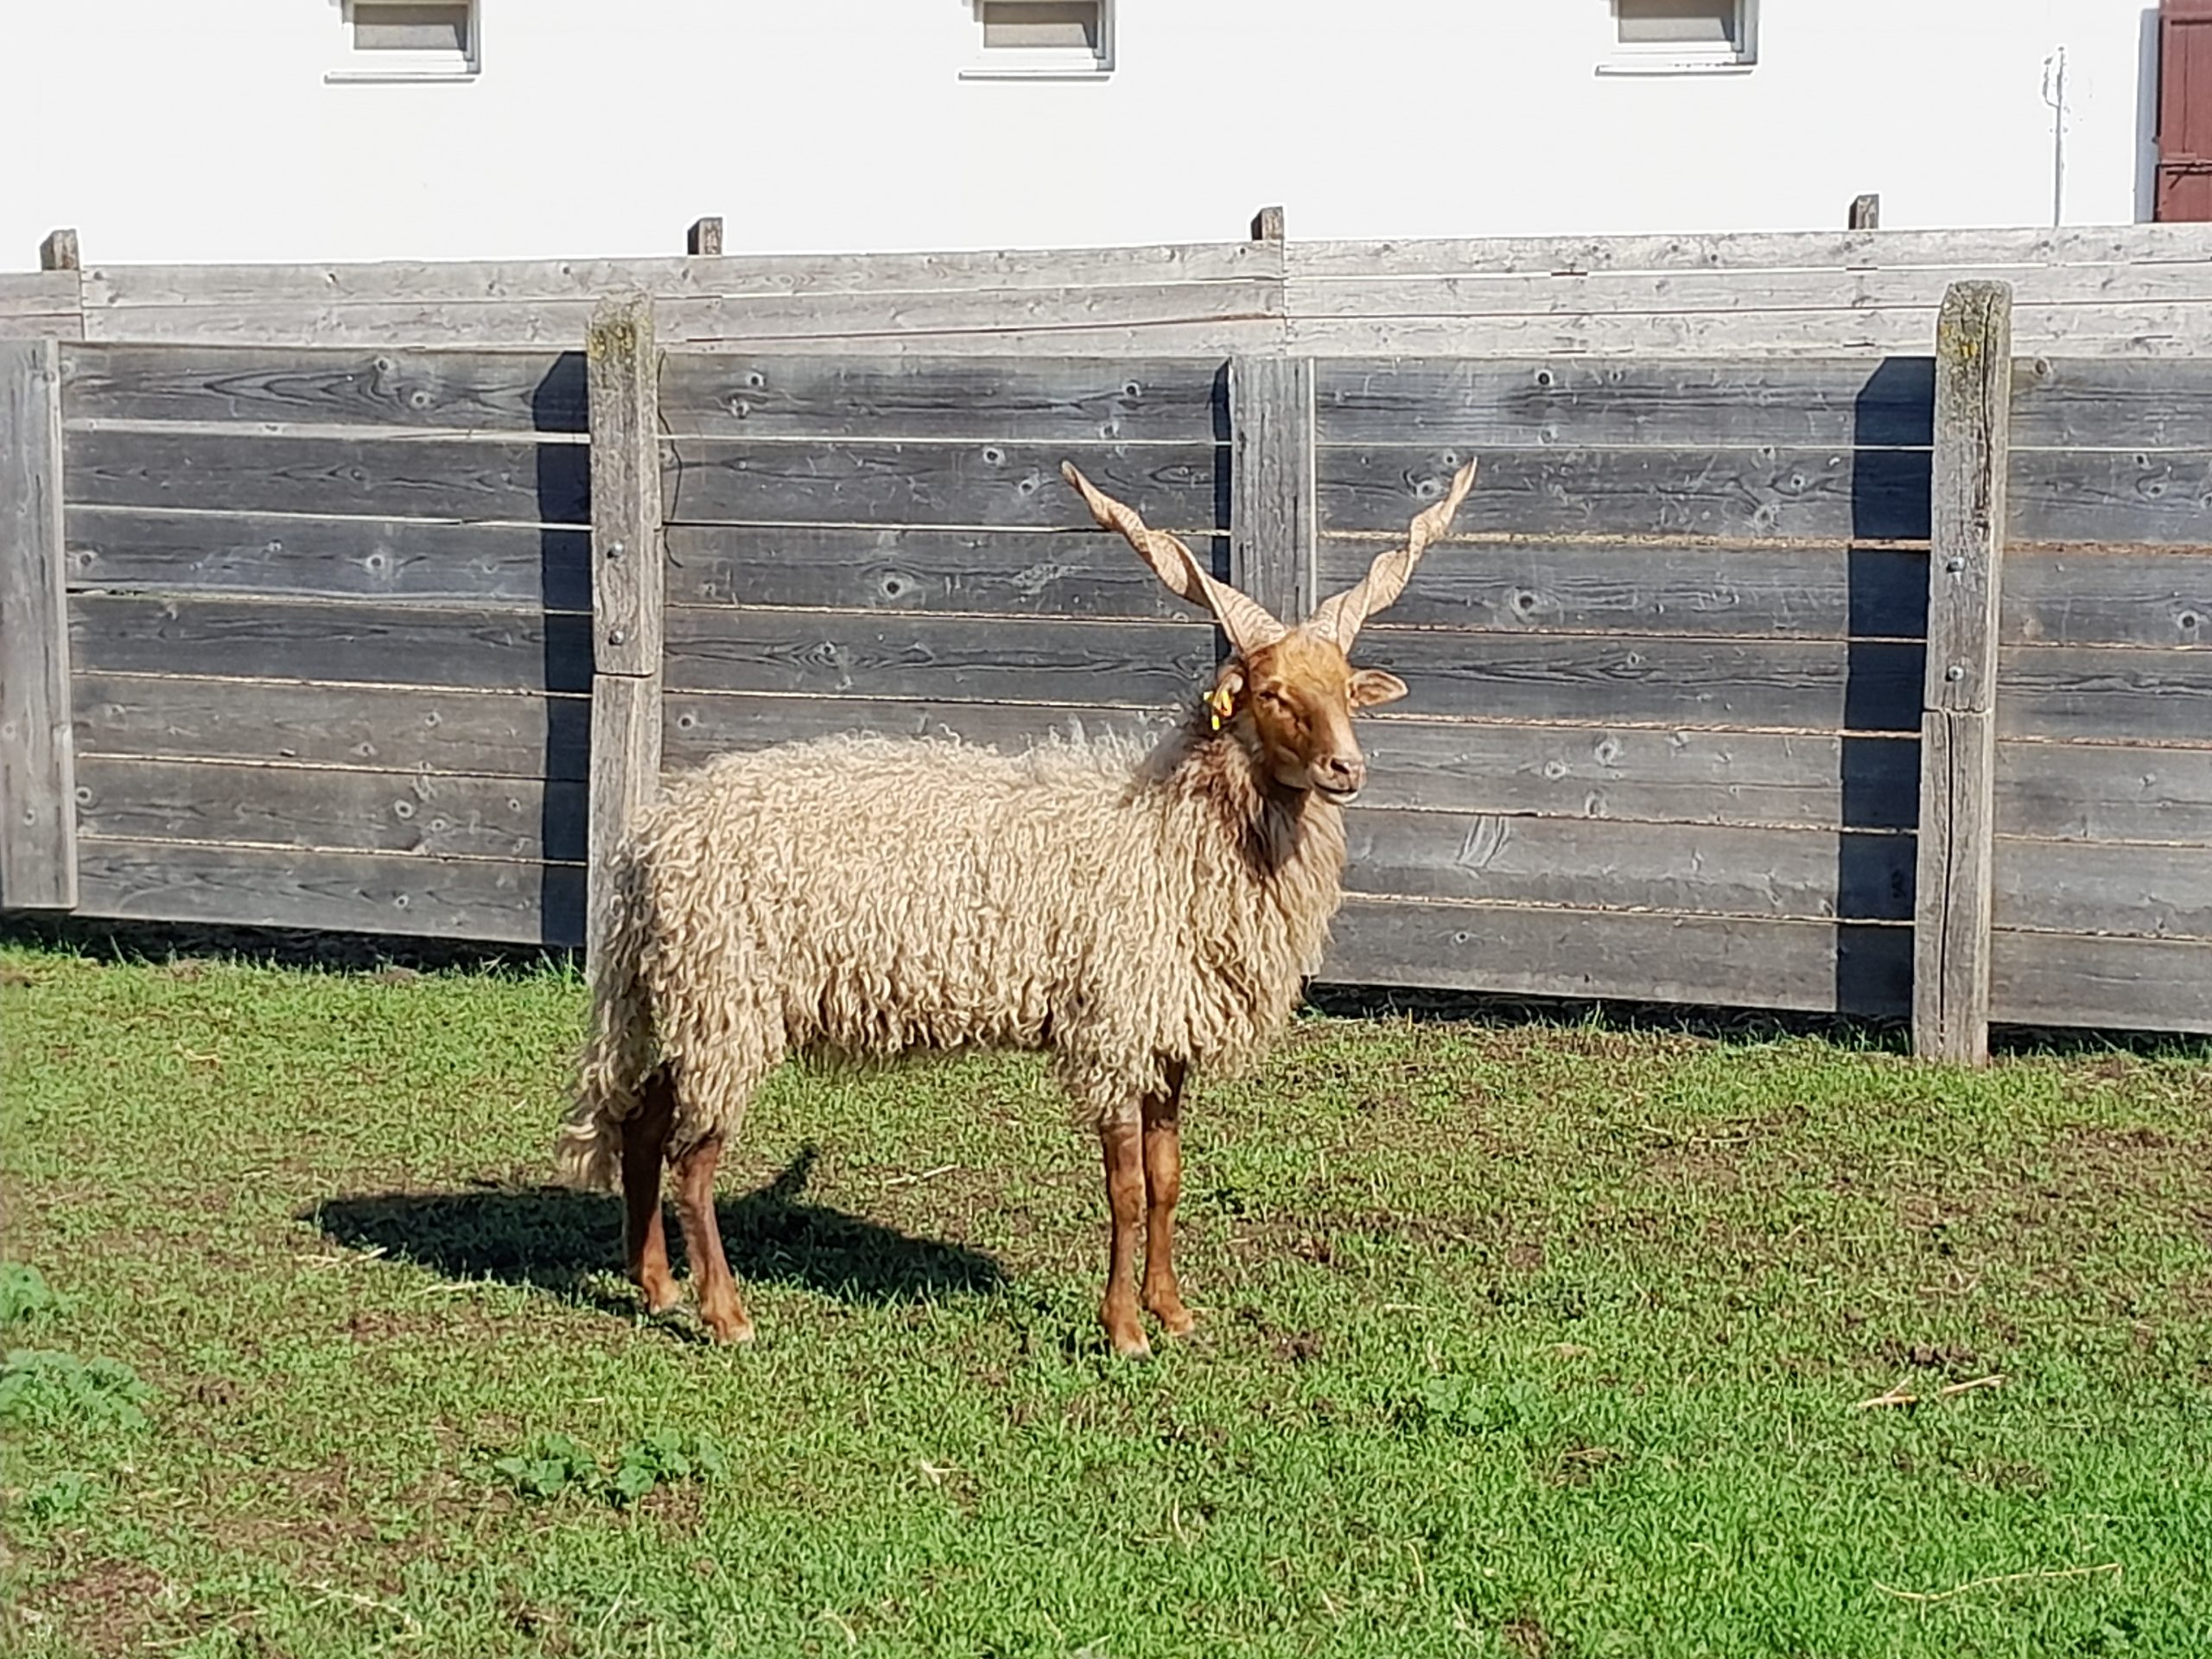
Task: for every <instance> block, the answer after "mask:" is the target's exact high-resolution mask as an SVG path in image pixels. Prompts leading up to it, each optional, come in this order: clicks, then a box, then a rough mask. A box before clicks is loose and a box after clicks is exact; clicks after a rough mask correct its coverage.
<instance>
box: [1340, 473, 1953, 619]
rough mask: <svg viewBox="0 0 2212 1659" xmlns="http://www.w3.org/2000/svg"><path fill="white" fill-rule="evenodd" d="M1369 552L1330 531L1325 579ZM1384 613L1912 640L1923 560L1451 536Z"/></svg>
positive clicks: (1924, 582)
mask: <svg viewBox="0 0 2212 1659" xmlns="http://www.w3.org/2000/svg"><path fill="white" fill-rule="evenodd" d="M1480 487H1481V484H1480V482H1479V481H1478V484H1477V488H1478V489H1479V488H1480ZM1375 553H1376V545H1375V543H1373V542H1372V541H1347V540H1344V539H1343V538H1341V537H1323V538H1322V539H1321V543H1320V550H1319V568H1320V585H1321V590H1322V591H1323V592H1325V593H1330V592H1334V591H1336V590H1338V589H1339V588H1349V587H1350V586H1351V585H1352V583H1354V582H1357V581H1358V580H1359V579H1360V578H1361V577H1362V576H1363V575H1366V574H1367V567H1368V563H1369V562H1370V560H1372V559H1373V558H1374V556H1375ZM1389 618H1390V620H1391V622H1392V623H1394V624H1397V625H1401V626H1413V625H1422V626H1448V627H1466V628H1482V629H1490V630H1497V631H1502V632H1513V633H1527V632H1541V631H1544V630H1547V629H1558V630H1566V631H1572V632H1578V633H1582V632H1615V631H1626V632H1637V633H1685V634H1719V635H1758V634H1787V635H1792V636H1798V637H1802V638H1805V639H1849V638H1853V637H1859V638H1864V637H1868V636H1876V637H1888V638H1893V639H1907V638H1916V637H1917V636H1919V635H1920V634H1922V633H1923V632H1925V631H1926V629H1927V625H1928V558H1927V556H1926V555H1925V554H1924V553H1921V552H1918V551H1916V550H1898V549H1892V548H1870V547H1853V546H1851V545H1849V544H1848V543H1834V544H1832V545H1828V546H1804V547H1775V546H1764V547H1762V546H1760V545H1759V544H1758V543H1747V544H1738V545H1729V544H1726V543H1696V544H1694V545H1690V546H1675V545H1669V544H1668V543H1637V542H1580V543H1576V542H1570V543H1560V544H1548V543H1541V542H1520V541H1514V542H1494V543H1458V544H1450V543H1447V544H1446V545H1444V546H1442V547H1440V548H1438V549H1437V550H1435V551H1434V552H1432V553H1430V554H1429V555H1428V556H1427V557H1426V558H1424V559H1423V560H1422V562H1421V568H1420V569H1419V571H1418V572H1417V573H1416V574H1415V575H1414V579H1413V581H1412V582H1410V583H1408V585H1407V588H1406V591H1405V592H1404V593H1403V594H1401V595H1400V596H1399V597H1398V599H1397V600H1396V601H1395V602H1394V603H1393V604H1392V605H1391V607H1390V611H1389Z"/></svg>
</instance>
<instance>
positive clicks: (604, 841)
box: [584, 297, 664, 971]
mask: <svg viewBox="0 0 2212 1659" xmlns="http://www.w3.org/2000/svg"><path fill="white" fill-rule="evenodd" d="M585 363H586V369H587V375H588V387H589V403H590V410H591V564H592V582H591V592H592V645H593V675H592V707H591V770H590V782H589V785H588V788H589V800H590V808H589V810H590V816H591V834H590V837H589V854H588V855H589V858H590V860H591V868H590V878H589V881H588V888H589V893H588V899H587V901H586V918H585V947H584V949H585V963H586V966H587V968H588V969H590V970H592V971H596V969H597V965H598V964H599V963H600V962H601V946H602V943H603V941H604V940H605V938H606V937H607V924H608V923H609V921H610V920H611V919H612V918H613V898H614V895H613V871H614V852H615V849H617V848H619V847H620V845H621V842H622V840H623V837H624V836H626V835H627V834H628V833H629V829H630V826H631V824H632V823H633V822H634V821H635V819H636V817H637V815H638V814H639V812H640V811H641V810H644V808H645V806H646V805H647V804H649V803H650V802H651V801H652V798H653V795H654V793H655V791H657V790H658V787H659V784H660V730H661V709H660V703H661V606H662V590H663V581H664V561H663V558H662V553H661V499H660V409H659V397H658V382H659V360H658V353H657V352H656V351H655V348H654V343H653V313H652V301H650V300H648V299H645V298H642V297H639V298H629V299H619V300H609V301H606V302H602V303H601V305H600V306H599V307H598V308H596V309H595V310H594V312H593V314H592V319H591V326H590V328H589V330H588V332H587V334H586V335H585Z"/></svg>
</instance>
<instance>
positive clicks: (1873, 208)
mask: <svg viewBox="0 0 2212 1659" xmlns="http://www.w3.org/2000/svg"><path fill="white" fill-rule="evenodd" d="M1849 228H1850V229H1852V230H1854V231H1878V230H1880V229H1881V228H1882V198H1881V196H1880V195H1879V194H1877V193H1875V192H1872V191H1869V192H1868V193H1867V194H1865V195H1863V196H1853V198H1852V199H1851V219H1850V221H1849Z"/></svg>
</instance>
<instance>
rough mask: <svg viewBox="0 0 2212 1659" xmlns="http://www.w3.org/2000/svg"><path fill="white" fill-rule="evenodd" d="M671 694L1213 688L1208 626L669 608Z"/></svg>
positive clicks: (1142, 692)
mask: <svg viewBox="0 0 2212 1659" xmlns="http://www.w3.org/2000/svg"><path fill="white" fill-rule="evenodd" d="M666 628H667V639H668V661H667V665H666V668H665V671H664V672H665V677H666V680H667V683H668V687H669V689H670V690H672V691H769V692H786V693H788V692H811V693H816V694H818V695H822V696H856V697H868V696H878V697H943V698H956V699H968V700H976V701H996V700H999V699H1002V698H1014V699H1019V700H1022V701H1027V702H1069V701H1073V700H1075V699H1077V698H1081V699H1084V700H1091V699H1096V701H1098V702H1117V703H1128V704H1133V705H1140V706H1166V705H1170V704H1179V703H1181V702H1185V701H1187V700H1189V699H1191V698H1192V697H1194V696H1196V695H1197V693H1198V690H1200V689H1201V686H1202V683H1205V682H1208V681H1211V677H1212V675H1213V671H1214V667H1215V663H1216V656H1215V644H1214V631H1213V627H1212V626H1211V623H1205V622H1186V623H1173V622H1057V621H1052V622H1047V621H1034V622H1033V621H1026V620H1025V621H1015V620H1003V619H975V618H966V617H931V616H920V617H906V616H900V617H888V616H877V615H869V614H866V613H850V612H836V611H804V612H801V611H751V610H743V609H734V608H733V609H720V608H710V609H701V608H697V607H690V606H671V607H670V608H669V612H668V615H667V620H666Z"/></svg>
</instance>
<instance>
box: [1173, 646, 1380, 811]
mask: <svg viewBox="0 0 2212 1659" xmlns="http://www.w3.org/2000/svg"><path fill="white" fill-rule="evenodd" d="M1405 695H1406V687H1405V682H1403V681H1402V680H1401V679H1399V678H1398V677H1396V676H1395V675H1393V674H1385V673H1383V672H1382V671H1380V670H1377V669H1371V668H1354V667H1353V666H1352V665H1351V663H1350V662H1349V661H1348V660H1347V659H1346V658H1345V657H1344V652H1343V651H1342V650H1341V649H1340V648H1339V647H1338V645H1337V644H1336V642H1335V641H1334V640H1332V639H1328V638H1327V637H1325V635H1322V634H1319V633H1317V632H1313V630H1311V629H1308V628H1297V629H1294V630H1292V631H1291V632H1288V633H1286V634H1285V635H1283V637H1282V638H1281V639H1277V640H1275V641H1274V642H1273V643H1271V644H1269V645H1262V646H1260V647H1259V648H1258V649H1256V650H1255V651H1252V652H1249V653H1247V654H1245V655H1243V656H1242V657H1237V658H1231V659H1230V661H1229V662H1228V663H1227V664H1225V665H1224V667H1223V669H1222V671H1221V674H1220V676H1219V677H1218V678H1217V680H1216V681H1215V684H1214V696H1213V699H1212V702H1213V706H1214V708H1215V709H1216V711H1217V712H1223V713H1225V714H1226V715H1227V716H1228V718H1229V719H1230V720H1231V721H1237V722H1239V726H1240V731H1241V732H1243V734H1246V735H1247V736H1248V738H1249V741H1250V742H1251V743H1252V745H1253V746H1254V747H1255V749H1256V750H1257V752H1258V753H1259V756H1260V760H1261V764H1262V766H1263V768H1264V769H1265V770H1266V772H1267V773H1268V776H1269V777H1271V778H1273V779H1274V781H1275V782H1276V783H1278V784H1280V785H1282V786H1283V787H1284V788H1286V789H1297V790H1311V791H1313V793H1315V794H1317V795H1319V796H1320V797H1321V798H1323V799H1325V800H1329V801H1333V802H1335V803H1337V804H1338V805H1340V806H1341V805H1343V804H1345V803H1347V802H1349V801H1351V799H1352V798H1353V797H1355V796H1357V794H1358V793H1359V791H1360V786H1361V785H1363V784H1364V783H1365V782H1366V781H1367V760H1366V757H1365V756H1363V754H1361V753H1360V752H1359V740H1358V738H1357V737H1356V736H1354V735H1353V734H1352V728H1351V717H1352V715H1353V713H1354V712H1355V711H1357V710H1358V709H1370V708H1372V707H1374V706H1375V705H1376V704H1377V703H1382V702H1395V700H1396V699H1397V698H1400V697H1402V696H1405Z"/></svg>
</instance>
